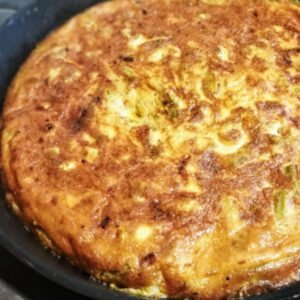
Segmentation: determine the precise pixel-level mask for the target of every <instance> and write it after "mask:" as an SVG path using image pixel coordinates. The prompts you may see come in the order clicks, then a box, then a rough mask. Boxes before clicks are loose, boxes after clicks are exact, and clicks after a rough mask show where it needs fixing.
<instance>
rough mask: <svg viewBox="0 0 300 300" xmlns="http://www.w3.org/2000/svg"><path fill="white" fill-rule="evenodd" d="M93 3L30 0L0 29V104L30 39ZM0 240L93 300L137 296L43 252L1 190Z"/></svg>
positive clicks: (284, 292)
mask: <svg viewBox="0 0 300 300" xmlns="http://www.w3.org/2000/svg"><path fill="white" fill-rule="evenodd" d="M98 2H101V1H99V0H98V1H97V0H61V1H59V0H36V1H35V2H34V4H32V5H31V6H29V7H26V8H24V9H22V10H20V11H19V12H18V13H17V14H16V15H14V16H13V17H12V18H10V19H9V20H8V21H7V22H6V23H5V24H4V25H3V26H2V27H1V28H0V101H1V102H0V103H1V104H0V105H1V106H0V107H2V104H3V101H4V99H5V93H6V90H7V87H8V85H9V83H10V81H11V79H12V78H13V76H14V74H15V73H16V72H17V70H18V68H19V66H20V64H21V63H22V62H23V61H24V60H25V59H26V57H27V55H28V54H29V53H30V51H31V50H32V49H33V48H34V47H35V45H36V43H37V42H38V41H39V40H41V39H42V38H43V37H44V36H45V35H46V34H47V33H49V32H50V31H51V30H52V29H54V28H56V27H58V26H59V25H61V24H62V23H63V22H64V21H66V20H67V19H68V18H70V17H71V16H73V15H74V14H76V13H78V12H80V11H82V10H84V9H86V8H88V7H89V6H91V5H93V4H95V3H98ZM0 186H1V185H0ZM0 243H1V245H2V246H3V247H5V248H6V249H7V250H8V251H10V252H11V253H12V254H13V255H14V256H16V257H17V258H19V259H20V260H21V261H22V262H23V263H25V264H26V265H28V266H30V267H31V268H32V269H34V270H35V271H37V272H38V273H40V274H42V275H43V276H45V277H47V278H49V279H51V280H53V281H55V282H57V283H58V284H60V285H62V286H64V287H66V288H68V289H71V290H73V291H75V292H78V293H80V294H82V295H85V296H88V297H91V298H93V299H97V300H134V299H135V300H136V299H138V298H137V297H134V296H129V295H127V294H125V293H121V292H117V291H113V290H111V289H109V288H108V287H106V286H103V285H101V284H99V283H97V282H94V281H92V280H90V279H89V277H88V276H87V275H85V274H83V273H81V272H80V271H78V270H77V269H75V268H73V267H72V266H70V265H69V264H68V263H67V262H65V261H64V260H61V259H60V260H58V259H57V258H55V257H54V256H53V255H51V254H50V253H49V252H47V251H45V250H44V249H43V248H42V247H41V246H40V244H39V242H38V241H37V240H36V239H35V237H33V236H32V234H30V233H29V232H27V231H26V230H25V229H24V227H23V225H22V224H21V223H20V222H19V221H18V220H17V219H16V217H14V216H13V215H12V214H11V212H10V210H9V209H8V207H7V205H6V202H5V200H4V193H3V190H2V189H1V188H0ZM0 260H1V258H0ZM297 298H299V299H300V283H299V284H294V285H292V286H289V287H286V288H284V289H281V290H279V291H275V292H272V293H269V294H266V295H262V296H257V297H252V298H251V299H253V300H254V299H255V300H271V299H297ZM139 299H140V298H139Z"/></svg>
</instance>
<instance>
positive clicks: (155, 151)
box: [149, 145, 160, 157]
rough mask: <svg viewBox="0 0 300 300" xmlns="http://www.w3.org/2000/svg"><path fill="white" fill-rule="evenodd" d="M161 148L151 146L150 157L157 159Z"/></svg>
mask: <svg viewBox="0 0 300 300" xmlns="http://www.w3.org/2000/svg"><path fill="white" fill-rule="evenodd" d="M159 152H160V151H159V148H158V147H157V146H153V145H150V146H149V153H150V156H152V157H156V156H158V155H159Z"/></svg>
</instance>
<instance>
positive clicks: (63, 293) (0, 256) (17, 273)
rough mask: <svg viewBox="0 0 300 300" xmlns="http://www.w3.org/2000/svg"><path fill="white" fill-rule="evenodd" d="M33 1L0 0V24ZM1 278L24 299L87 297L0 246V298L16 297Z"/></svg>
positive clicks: (42, 299) (76, 298)
mask: <svg viewBox="0 0 300 300" xmlns="http://www.w3.org/2000/svg"><path fill="white" fill-rule="evenodd" d="M33 1H34V0H0V26H1V24H2V23H3V22H4V21H5V20H6V19H7V17H9V16H10V15H12V14H13V13H14V12H15V11H16V10H18V9H20V8H22V7H24V6H26V5H28V4H30V3H32V2H33ZM37 1H38V0H37ZM52 1H63V0H52ZM0 68H1V66H0ZM1 280H2V281H4V282H6V283H8V284H9V286H10V287H11V288H13V289H15V291H16V292H18V293H19V292H20V293H21V294H22V296H23V297H24V298H25V299H26V300H27V299H28V300H48V299H49V300H50V299H51V300H54V299H72V300H79V299H80V300H86V299H87V298H85V297H83V296H80V295H78V294H75V293H73V292H71V291H69V290H66V289H65V288H63V287H60V286H58V285H57V284H55V283H53V282H51V281H49V280H48V279H45V278H44V277H42V276H40V275H38V274H37V273H36V272H34V271H32V270H31V269H30V268H29V267H27V266H25V265H23V264H22V263H21V262H19V261H18V260H17V259H16V258H14V257H13V256H12V255H11V254H9V253H8V252H7V251H6V250H4V249H3V248H2V247H1V246H0V299H1V300H4V299H5V300H6V299H7V300H11V299H17V298H13V296H12V295H11V294H9V293H7V294H6V293H4V294H2V293H1V288H3V289H6V288H7V286H3V287H2V283H1ZM18 299H19V298H18ZM20 299H21V298H20ZM99 300H100V299H99Z"/></svg>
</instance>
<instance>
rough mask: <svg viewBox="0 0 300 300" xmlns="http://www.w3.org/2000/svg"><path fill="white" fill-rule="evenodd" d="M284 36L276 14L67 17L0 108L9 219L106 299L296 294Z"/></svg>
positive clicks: (289, 39) (96, 11) (208, 11)
mask: <svg viewBox="0 0 300 300" xmlns="http://www.w3.org/2000/svg"><path fill="white" fill-rule="evenodd" d="M299 30H300V9H299V7H298V6H297V5H296V4H295V3H294V2H291V1H287V0H280V1H269V0H263V1H261V0H259V1H258V0H247V1H246V0H238V1H229V0H205V1H204V0H202V1H200V0H199V1H196V0H193V1H192V0H186V1H182V0H147V1H146V0H145V1H130V0H122V1H113V2H107V3H105V4H99V5H98V6H95V7H93V8H91V9H90V10H88V11H86V12H84V13H83V14H81V15H79V16H77V17H75V18H73V19H72V20H71V21H69V22H68V23H67V24H66V25H64V26H63V27H62V28H60V29H58V30H57V31H55V32H53V33H52V34H50V36H49V37H48V38H46V39H45V40H44V41H43V42H42V43H41V44H40V45H39V46H38V47H37V49H36V50H35V51H34V52H33V53H32V54H31V56H30V57H29V58H28V60H27V61H26V63H25V64H24V65H23V67H22V68H21V70H20V71H19V73H18V75H17V76H16V78H15V80H14V82H13V83H12V85H11V87H10V90H9V93H8V96H7V99H6V102H5V107H4V112H3V120H4V125H3V126H4V129H3V132H2V168H3V172H4V177H5V181H6V184H7V187H8V190H9V191H10V193H11V194H12V198H13V199H14V200H13V201H15V203H16V204H15V205H16V206H18V207H19V210H20V215H21V217H22V218H23V219H24V220H25V222H27V223H28V224H29V226H30V227H32V228H39V230H41V232H43V234H45V237H46V240H47V239H48V238H49V240H50V241H51V243H53V246H51V247H54V248H55V249H58V251H61V252H62V253H64V254H65V255H66V256H67V257H69V258H70V259H71V260H72V261H73V262H75V263H76V264H77V265H79V266H80V267H81V268H83V269H85V270H86V271H87V272H89V273H91V274H92V275H94V276H95V277H97V278H99V279H102V280H104V281H107V282H109V283H115V284H117V285H119V286H124V287H129V288H135V289H143V288H145V287H153V286H155V287H159V288H158V289H156V290H155V292H154V293H156V294H159V292H161V293H163V294H167V295H182V296H191V297H195V298H199V299H200V298H201V299H206V298H207V299H213V298H223V297H227V296H230V295H232V294H236V293H239V292H240V293H243V294H247V293H258V292H260V291H263V290H264V289H265V288H270V287H271V288H274V287H279V286H282V285H285V284H288V283H290V282H292V281H294V280H298V279H299V268H298V264H299V263H298V260H299V255H300V253H299V251H300V250H299V249H300V238H299V234H300V226H299V225H300V224H299V214H300V208H299V205H300V200H299V184H298V166H299V163H300V161H299V157H298V153H299V150H300V149H299V148H300V138H299V130H300V125H299V124H300V123H299V117H300V115H299V104H298V102H299V98H300V96H299V95H300V93H299V82H300V81H299V78H300V75H299V69H300V60H299V53H300V51H299V49H300V47H299V40H300V36H299ZM45 237H44V238H45ZM140 291H143V290H140ZM144 292H145V293H149V290H147V291H144Z"/></svg>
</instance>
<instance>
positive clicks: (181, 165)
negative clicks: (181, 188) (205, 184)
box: [178, 155, 190, 175]
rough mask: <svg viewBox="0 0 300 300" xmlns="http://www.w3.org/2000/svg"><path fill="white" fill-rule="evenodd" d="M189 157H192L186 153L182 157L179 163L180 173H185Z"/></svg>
mask: <svg viewBox="0 0 300 300" xmlns="http://www.w3.org/2000/svg"><path fill="white" fill-rule="evenodd" d="M189 159H190V156H189V155H186V156H184V157H183V158H182V159H180V161H179V165H178V173H179V174H180V175H183V173H184V172H185V167H186V165H187V163H188V161H189Z"/></svg>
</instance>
